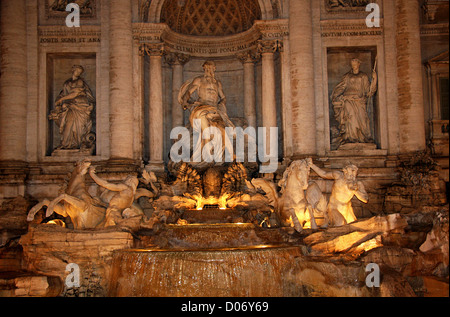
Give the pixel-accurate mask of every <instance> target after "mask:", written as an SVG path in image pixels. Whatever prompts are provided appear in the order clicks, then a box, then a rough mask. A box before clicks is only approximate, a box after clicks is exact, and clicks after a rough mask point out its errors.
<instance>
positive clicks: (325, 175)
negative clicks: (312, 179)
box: [310, 163, 337, 179]
mask: <svg viewBox="0 0 450 317" xmlns="http://www.w3.org/2000/svg"><path fill="white" fill-rule="evenodd" d="M310 166H311V168H312V169H313V171H314V172H316V173H317V175H319V176H320V177H322V178H324V179H336V178H337V175H335V173H334V172H325V171H324V170H322V169H321V168H319V167H318V166H316V165H315V164H314V163H311V164H310Z"/></svg>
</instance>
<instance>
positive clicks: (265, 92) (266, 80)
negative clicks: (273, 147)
mask: <svg viewBox="0 0 450 317" xmlns="http://www.w3.org/2000/svg"><path fill="white" fill-rule="evenodd" d="M258 50H259V53H261V56H262V118H263V127H265V128H266V129H267V130H266V132H267V135H266V140H267V143H266V144H267V152H266V153H270V152H269V151H270V147H269V145H270V142H269V132H270V128H271V127H277V126H278V125H277V102H276V95H275V94H276V86H275V65H274V60H273V58H274V54H275V52H276V51H277V50H278V41H276V40H270V41H260V42H259V43H258Z"/></svg>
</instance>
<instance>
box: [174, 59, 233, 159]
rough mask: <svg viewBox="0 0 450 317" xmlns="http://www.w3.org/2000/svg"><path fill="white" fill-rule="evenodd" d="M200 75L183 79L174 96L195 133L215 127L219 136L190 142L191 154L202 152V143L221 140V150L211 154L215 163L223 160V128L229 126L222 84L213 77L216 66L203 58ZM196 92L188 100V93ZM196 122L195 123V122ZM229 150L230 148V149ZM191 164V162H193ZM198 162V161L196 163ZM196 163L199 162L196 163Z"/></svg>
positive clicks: (189, 94) (230, 123)
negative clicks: (187, 114) (192, 147)
mask: <svg viewBox="0 0 450 317" xmlns="http://www.w3.org/2000/svg"><path fill="white" fill-rule="evenodd" d="M203 70H204V71H205V74H204V76H199V77H196V78H194V79H193V80H190V81H187V82H186V83H185V84H184V85H183V86H182V87H181V89H180V93H179V96H178V101H179V103H180V104H181V105H182V106H183V109H184V110H188V109H189V110H190V111H191V115H190V117H189V121H190V124H191V127H192V128H193V129H194V131H195V132H197V133H199V134H200V133H202V132H203V131H205V130H206V129H207V128H210V127H215V128H217V129H218V130H219V131H220V132H221V133H222V138H217V137H216V136H215V135H211V136H210V137H207V135H206V134H204V135H203V138H199V140H198V142H197V144H194V153H203V152H202V150H203V148H204V146H205V145H206V144H208V143H209V144H210V145H214V142H221V147H220V148H221V149H222V152H221V153H214V158H215V159H214V160H215V162H221V161H223V159H221V158H223V154H224V151H225V148H226V146H229V145H228V144H227V143H226V142H225V135H226V134H225V128H226V127H233V128H234V124H233V123H232V122H231V120H230V118H229V117H228V114H227V108H226V97H225V93H224V91H223V87H222V83H221V82H220V81H219V80H218V79H217V78H216V75H215V71H216V65H215V63H214V62H212V61H206V62H205V63H204V64H203ZM195 92H197V95H198V98H197V100H192V99H191V96H192V95H193V94H194V93H195ZM194 120H198V121H196V122H200V125H199V124H195V121H194ZM230 153H233V152H232V149H230ZM194 164H195V163H194ZM200 165H201V164H200ZM196 166H199V165H196Z"/></svg>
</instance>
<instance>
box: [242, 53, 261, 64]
mask: <svg viewBox="0 0 450 317" xmlns="http://www.w3.org/2000/svg"><path fill="white" fill-rule="evenodd" d="M236 57H237V58H238V59H239V60H240V61H241V63H242V64H247V63H256V62H258V60H259V59H260V58H261V54H259V53H258V51H256V50H249V51H247V52H244V53H240V54H237V55H236Z"/></svg>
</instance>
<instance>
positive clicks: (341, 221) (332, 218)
mask: <svg viewBox="0 0 450 317" xmlns="http://www.w3.org/2000/svg"><path fill="white" fill-rule="evenodd" d="M310 166H311V168H312V169H313V170H314V171H315V172H316V173H317V174H318V175H319V176H320V177H322V178H324V179H330V180H334V184H333V187H332V190H331V197H330V200H329V202H328V207H327V213H326V214H327V218H328V222H329V225H330V226H334V227H339V226H343V225H345V224H348V223H351V222H354V221H356V216H355V213H354V212H353V208H352V203H351V200H352V198H353V197H354V196H356V198H358V199H359V200H360V201H362V202H363V203H367V202H368V201H369V195H368V194H367V192H366V189H365V188H364V185H363V183H362V182H360V181H357V180H356V176H357V174H358V168H357V167H356V166H355V165H348V166H346V167H344V169H343V170H342V172H340V171H333V172H325V171H323V170H322V169H320V168H319V167H317V166H316V165H315V164H313V163H311V165H310ZM326 222H327V221H326Z"/></svg>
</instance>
